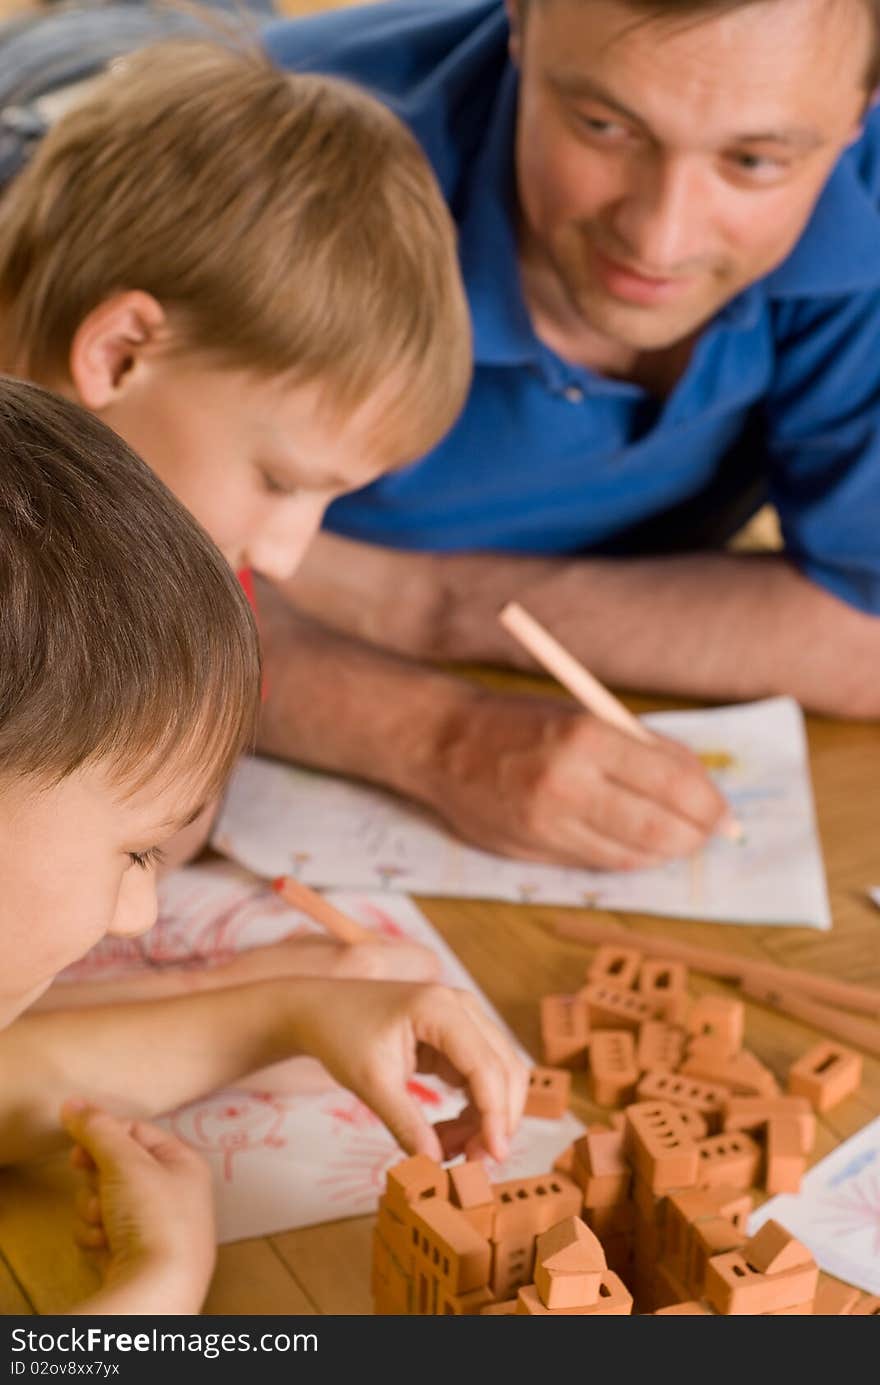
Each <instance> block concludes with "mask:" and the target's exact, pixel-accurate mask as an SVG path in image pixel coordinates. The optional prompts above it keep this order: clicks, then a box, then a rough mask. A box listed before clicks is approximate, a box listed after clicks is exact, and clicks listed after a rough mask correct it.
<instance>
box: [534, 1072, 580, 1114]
mask: <svg viewBox="0 0 880 1385" xmlns="http://www.w3.org/2000/svg"><path fill="white" fill-rule="evenodd" d="M570 1095H571V1073H570V1072H567V1071H566V1070H565V1069H564V1068H532V1071H531V1072H530V1074H529V1091H528V1096H527V1097H526V1106H525V1112H524V1114H525V1115H527V1116H540V1117H541V1119H542V1120H559V1119H560V1117H561V1116H564V1115H565V1113H566V1111H567V1110H568V1098H569V1096H570Z"/></svg>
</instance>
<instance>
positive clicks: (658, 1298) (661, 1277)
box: [650, 1261, 688, 1309]
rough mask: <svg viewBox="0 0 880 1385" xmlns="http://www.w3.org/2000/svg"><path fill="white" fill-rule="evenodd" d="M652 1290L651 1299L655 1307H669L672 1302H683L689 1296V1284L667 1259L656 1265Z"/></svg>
mask: <svg viewBox="0 0 880 1385" xmlns="http://www.w3.org/2000/svg"><path fill="white" fill-rule="evenodd" d="M651 1290H652V1292H651V1295H650V1300H651V1302H652V1304H653V1305H654V1308H655V1309H656V1308H668V1307H669V1305H670V1304H672V1303H682V1302H683V1301H684V1300H685V1299H686V1298H687V1296H688V1291H687V1286H686V1285H685V1284H683V1283H682V1281H681V1279H679V1277H678V1276H677V1275H676V1274H674V1273H673V1271H672V1270H671V1269H670V1268H669V1266H668V1265H667V1264H666V1263H665V1261H664V1262H663V1263H662V1264H660V1265H657V1266H656V1269H655V1271H654V1276H653V1280H652V1284H651Z"/></svg>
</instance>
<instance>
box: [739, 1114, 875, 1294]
mask: <svg viewBox="0 0 880 1385" xmlns="http://www.w3.org/2000/svg"><path fill="white" fill-rule="evenodd" d="M770 1217H773V1218H774V1219H775V1220H776V1221H778V1222H781V1223H782V1225H783V1226H784V1227H785V1229H786V1231H790V1232H791V1234H792V1235H793V1236H796V1237H797V1238H798V1240H799V1241H803V1243H804V1245H805V1246H807V1247H808V1248H809V1249H810V1250H811V1251H812V1252H813V1255H814V1256H815V1257H816V1262H817V1264H818V1265H819V1268H820V1269H823V1270H825V1271H826V1272H827V1273H828V1274H833V1275H834V1276H835V1277H836V1278H837V1279H843V1280H845V1281H846V1283H847V1284H854V1285H855V1286H856V1288H858V1289H863V1290H864V1291H865V1292H866V1293H869V1294H880V1116H878V1117H877V1119H876V1120H873V1121H871V1122H870V1124H869V1125H866V1126H864V1127H863V1128H862V1129H861V1130H860V1131H859V1133H858V1134H857V1135H854V1136H853V1137H852V1139H850V1140H845V1141H844V1142H843V1144H842V1145H838V1147H837V1149H835V1150H834V1152H833V1153H832V1154H829V1155H828V1157H827V1159H822V1160H821V1161H820V1162H819V1163H818V1164H816V1165H815V1166H814V1167H813V1168H812V1169H810V1171H809V1173H808V1174H806V1175H805V1177H804V1180H803V1182H802V1183H801V1190H800V1192H799V1193H781V1194H780V1195H779V1196H778V1197H774V1198H771V1199H770V1200H769V1202H765V1203H764V1204H763V1205H762V1206H761V1207H759V1208H758V1209H757V1210H756V1211H755V1212H753V1213H752V1216H751V1218H750V1220H749V1231H750V1232H755V1231H757V1230H758V1227H759V1226H763V1225H764V1222H765V1221H767V1220H768V1219H769V1218H770Z"/></svg>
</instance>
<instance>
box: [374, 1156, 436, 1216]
mask: <svg viewBox="0 0 880 1385" xmlns="http://www.w3.org/2000/svg"><path fill="white" fill-rule="evenodd" d="M385 1196H386V1198H387V1201H388V1206H389V1207H390V1208H391V1210H392V1211H393V1212H395V1213H396V1214H397V1216H399V1217H403V1218H404V1219H405V1218H406V1217H407V1215H408V1212H409V1209H410V1207H413V1206H415V1205H416V1204H421V1203H423V1202H427V1201H428V1200H429V1199H431V1198H436V1199H445V1198H447V1197H448V1196H449V1179H448V1176H447V1173H446V1170H445V1169H444V1168H441V1166H440V1165H439V1164H437V1163H435V1162H434V1160H433V1159H429V1158H428V1156H427V1154H413V1155H412V1156H411V1158H409V1159H402V1160H401V1162H400V1163H399V1164H395V1165H394V1166H393V1168H390V1169H389V1170H388V1178H387V1183H386V1190H385Z"/></svg>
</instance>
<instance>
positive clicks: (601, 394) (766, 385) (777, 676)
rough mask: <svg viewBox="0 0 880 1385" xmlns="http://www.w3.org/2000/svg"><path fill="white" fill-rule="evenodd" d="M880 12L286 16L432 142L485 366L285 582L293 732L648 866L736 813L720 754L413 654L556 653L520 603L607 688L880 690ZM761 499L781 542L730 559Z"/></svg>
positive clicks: (533, 844) (283, 742)
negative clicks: (769, 505)
mask: <svg viewBox="0 0 880 1385" xmlns="http://www.w3.org/2000/svg"><path fill="white" fill-rule="evenodd" d="M877 20H878V7H877V5H876V0H835V2H834V3H832V0H744V2H743V0H739V3H738V0H720V3H719V0H683V2H679V3H676V2H675V0H653V3H651V0H629V2H628V3H627V2H625V0H509V3H508V6H507V9H506V10H505V8H504V7H503V5H502V3H501V0H455V2H454V3H452V2H451V0H413V2H411V0H391V3H387V4H382V5H374V6H371V7H369V8H367V9H363V10H352V11H347V12H344V13H340V14H330V15H326V16H321V17H318V18H315V19H310V20H307V21H281V22H279V23H276V24H274V25H272V26H270V28H269V30H268V33H267V44H268V47H269V51H270V53H271V54H272V55H273V56H274V57H275V58H276V59H277V60H278V61H280V62H281V63H282V64H284V65H287V66H291V67H304V68H319V69H321V70H324V71H330V72H335V73H343V74H345V75H347V76H350V77H352V78H354V79H355V80H358V81H362V82H364V83H366V84H367V85H369V86H370V87H371V88H372V89H373V91H375V92H377V93H378V94H379V95H380V96H381V97H382V98H384V99H385V100H387V101H388V102H389V104H390V105H391V106H392V107H393V108H394V109H396V110H397V111H398V112H399V113H401V114H402V115H404V117H405V118H406V119H407V120H408V121H409V122H410V124H411V126H412V128H413V129H414V131H415V132H416V134H417V136H418V137H419V138H420V140H421V141H422V144H423V146H424V148H425V149H426V151H427V152H428V154H429V156H430V158H431V159H432V161H433V163H434V167H435V170H436V171H437V173H438V176H439V178H440V180H441V183H442V185H443V188H444V191H445V193H446V196H447V200H448V201H449V204H450V206H451V208H452V210H453V212H454V214H455V216H456V219H457V222H458V226H459V234H460V251H461V260H462V266H463V269H464V274H465V278H466V282H467V287H468V293H469V298H470V304H471V311H472V317H473V324H474V335H475V350H476V362H477V366H476V374H475V381H474V385H473V389H472V392H471V395H470V398H469V402H468V405H467V407H466V409H465V412H464V414H463V416H462V417H461V419H460V421H459V422H458V424H457V425H456V426H455V427H454V428H453V430H452V432H451V433H450V434H449V435H448V437H447V439H446V440H445V442H444V443H443V444H441V446H440V447H438V448H437V449H436V450H435V451H434V452H432V453H431V454H430V455H429V456H428V457H427V458H425V459H424V460H423V461H422V462H420V463H418V464H416V465H415V466H413V467H410V468H408V469H406V470H404V471H403V472H401V473H399V474H398V475H396V476H392V477H387V478H383V479H382V480H381V481H379V482H378V483H376V484H375V485H372V486H370V487H368V488H366V490H364V491H362V492H360V493H358V494H356V495H354V496H352V497H349V498H346V499H344V500H342V501H341V502H338V503H337V504H336V505H335V506H334V507H333V508H332V509H331V512H330V524H329V527H330V528H331V530H333V531H335V534H336V535H338V536H344V537H334V536H332V535H327V536H325V537H324V538H323V539H322V540H321V541H320V542H319V543H318V545H317V546H316V548H315V549H314V550H313V557H312V559H311V560H310V561H309V562H308V563H307V565H306V567H305V569H304V571H303V573H302V575H301V577H300V578H298V579H297V580H296V581H294V582H293V583H291V584H289V585H288V586H287V587H286V588H283V589H281V591H282V595H283V597H284V598H286V601H282V600H280V599H279V597H278V596H277V595H273V594H271V593H270V592H269V590H268V589H265V590H264V591H263V594H262V622H263V631H264V637H265V640H266V649H267V658H268V664H269V677H268V685H269V704H268V706H267V708H266V709H265V710H266V715H265V724H264V735H263V744H264V746H265V747H266V748H268V749H270V750H272V751H274V752H275V753H279V754H287V755H291V756H294V757H296V758H300V759H306V760H308V761H310V762H311V763H314V764H319V765H324V766H326V767H329V768H332V769H337V770H344V771H348V772H351V773H355V774H359V775H361V776H362V777H364V778H367V779H371V780H374V781H378V782H384V783H386V784H388V785H390V786H391V787H393V788H395V789H397V790H398V791H399V792H402V793H405V794H409V795H411V796H413V797H415V798H417V799H419V800H420V801H422V802H423V803H426V804H428V805H429V806H431V807H433V808H435V809H436V810H437V811H439V812H440V813H441V814H442V815H443V816H445V818H446V819H447V820H448V821H449V822H450V823H451V824H452V825H453V826H454V827H455V828H456V829H457V830H458V831H460V832H461V833H462V834H463V835H465V836H466V837H470V838H471V839H473V840H475V841H476V842H478V843H480V844H482V845H484V846H488V847H493V848H495V849H500V850H504V851H509V852H512V853H516V854H519V855H523V856H532V857H543V858H545V859H554V860H559V861H563V862H567V863H574V864H584V865H592V866H610V867H632V866H641V865H648V864H650V863H652V862H655V861H657V860H661V859H665V858H668V857H672V856H676V855H683V854H686V853H687V852H689V851H692V850H694V849H695V848H696V847H698V846H699V845H700V844H701V843H702V842H703V840H705V837H706V835H707V834H708V833H709V832H710V831H712V830H713V828H714V827H715V826H716V825H717V822H718V819H719V815H720V811H721V809H720V806H719V804H718V800H717V797H716V796H714V794H713V792H712V791H711V789H710V788H709V786H708V784H707V781H706V780H705V778H704V777H703V776H702V775H701V773H700V771H699V770H698V768H697V767H696V766H695V765H694V763H693V761H691V760H690V759H689V758H688V757H686V756H685V755H683V754H679V755H677V754H676V752H675V751H674V749H672V748H670V747H668V746H661V747H658V748H656V749H653V748H648V747H643V746H638V745H636V744H634V743H631V742H629V741H628V740H627V739H626V738H625V737H622V736H621V735H620V734H619V733H617V732H615V731H612V730H610V729H608V728H605V727H603V726H602V725H600V724H597V723H596V722H595V721H593V720H592V719H591V718H589V717H587V716H585V715H583V714H580V713H578V712H576V711H574V710H573V709H571V708H570V707H569V706H565V705H562V704H559V703H556V702H551V701H544V700H539V699H532V698H528V699H527V698H523V697H515V696H512V695H511V696H503V695H499V694H495V693H488V692H484V691H475V690H473V689H472V688H471V687H470V686H468V685H466V684H465V683H464V682H462V681H460V680H457V679H453V678H450V677H448V676H447V675H445V674H441V673H440V672H438V671H436V670H434V669H431V668H429V667H427V666H425V665H424V664H420V663H417V662H415V660H420V659H430V658H441V659H445V660H459V659H463V660H492V661H495V662H497V663H501V664H507V665H512V666H516V665H518V664H522V665H523V666H525V660H524V659H523V656H522V655H521V653H520V652H519V651H518V650H517V649H516V648H514V647H513V645H512V642H511V641H510V640H509V639H508V638H507V636H506V635H505V634H504V632H503V631H502V630H501V629H500V628H499V627H498V625H497V621H496V613H497V611H498V610H499V609H500V608H501V606H502V605H503V604H504V603H505V602H506V601H507V600H508V599H510V598H511V597H516V598H517V599H519V600H520V601H522V602H523V604H524V605H526V606H527V607H528V608H529V610H531V611H532V612H533V613H534V614H535V615H537V616H538V617H539V618H540V619H542V620H543V621H544V622H545V623H546V624H547V625H548V626H549V627H550V628H551V629H552V630H553V631H554V633H555V634H557V636H558V637H559V638H561V639H562V640H563V642H564V643H566V644H567V645H568V646H569V648H571V649H572V650H573V651H574V653H575V654H576V655H578V656H579V657H580V658H582V659H583V661H584V662H585V663H586V664H587V665H588V666H589V667H590V668H591V669H592V670H593V671H594V672H595V673H596V674H597V675H598V676H599V677H601V678H603V679H604V680H606V681H608V682H611V683H613V684H617V685H626V686H629V687H631V688H638V689H646V690H648V689H650V690H653V691H656V692H664V693H670V694H674V695H694V696H698V697H702V698H718V699H736V698H750V697H756V696H761V695H764V694H769V693H775V692H789V693H792V694H793V695H794V696H796V697H798V698H799V699H800V700H801V702H802V703H803V704H804V705H805V706H807V707H808V708H812V709H814V710H816V711H819V712H824V713H827V714H831V715H838V716H848V717H874V716H877V715H878V714H880V682H878V679H877V678H876V668H877V661H878V658H880V620H878V619H877V614H878V611H880V346H878V343H880V213H878V209H877V194H878V188H880V168H878V157H880V119H878V118H876V117H873V116H872V115H871V114H870V113H869V105H870V98H871V95H872V92H873V89H874V86H875V76H876V68H877V45H878V37H877V27H876V26H877ZM767 498H770V499H772V500H773V501H774V502H775V504H776V507H777V510H778V512H779V515H780V520H781V527H782V533H783V537H784V545H785V546H784V550H783V551H782V552H780V553H778V554H773V555H762V556H760V557H756V556H746V555H741V554H734V553H730V552H725V551H721V545H722V544H723V543H724V542H725V541H726V540H727V539H728V538H729V537H730V536H731V535H732V534H733V533H734V532H735V530H736V529H737V528H738V527H739V526H740V525H741V523H742V522H743V521H744V520H745V519H747V518H748V517H749V516H750V515H751V514H753V513H754V512H755V510H756V509H757V508H758V507H759V505H760V504H761V503H762V502H763V501H764V500H765V499H767ZM353 540H354V541H357V542H352V541H353ZM294 607H298V611H297V610H295V609H294ZM309 615H311V616H317V617H318V618H319V619H320V620H326V621H328V622H332V623H334V624H335V625H336V626H337V628H338V631H339V633H338V634H334V633H331V632H330V631H328V630H327V629H326V628H319V627H318V626H317V625H312V626H309V625H308V623H307V617H308V616H309ZM351 636H359V637H361V639H362V640H364V641H367V640H369V641H371V642H372V646H376V645H384V646H385V647H386V649H387V650H389V651H394V654H396V655H403V656H405V657H404V658H398V657H394V654H391V653H384V652H380V651H379V650H378V649H376V648H375V647H371V646H370V645H368V644H367V643H366V642H364V643H361V644H357V643H355V641H354V640H352V639H351V638H350V637H351ZM303 642H305V643H306V644H307V645H309V646H310V652H311V658H310V659H309V660H308V661H307V662H308V666H309V668H310V670H311V676H310V678H309V679H308V680H304V679H303V678H302V677H301V676H299V677H294V676H293V674H292V673H289V672H288V669H290V668H292V665H293V661H294V655H293V650H294V648H295V647H296V646H297V645H301V644H302V643H303ZM299 668H300V669H301V668H302V662H301V661H300V663H299ZM352 687H356V688H357V690H358V693H357V698H356V700H355V699H353V698H351V696H350V692H349V689H350V688H352Z"/></svg>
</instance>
